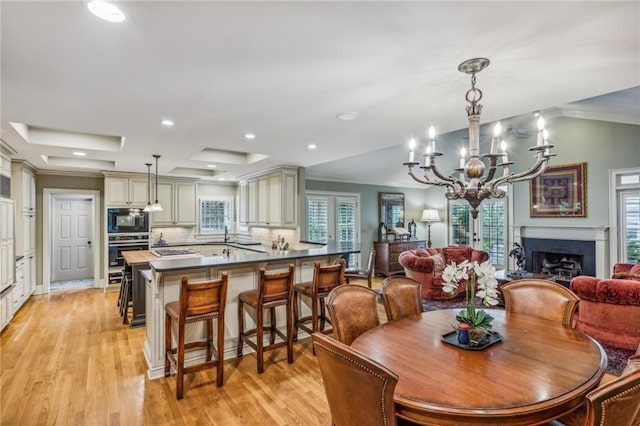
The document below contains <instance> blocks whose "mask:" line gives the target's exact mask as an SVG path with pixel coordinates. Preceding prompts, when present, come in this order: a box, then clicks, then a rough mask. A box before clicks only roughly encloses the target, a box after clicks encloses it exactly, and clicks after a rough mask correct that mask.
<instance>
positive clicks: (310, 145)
mask: <svg viewBox="0 0 640 426" xmlns="http://www.w3.org/2000/svg"><path fill="white" fill-rule="evenodd" d="M317 147H318V146H317V145H316V144H314V143H310V144H309V145H307V148H309V149H316V148H317Z"/></svg>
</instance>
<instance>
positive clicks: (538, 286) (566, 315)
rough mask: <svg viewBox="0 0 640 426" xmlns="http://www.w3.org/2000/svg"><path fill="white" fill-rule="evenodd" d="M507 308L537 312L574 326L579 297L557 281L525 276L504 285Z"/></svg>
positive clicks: (508, 309) (537, 315) (540, 315)
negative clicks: (525, 277) (526, 277)
mask: <svg viewBox="0 0 640 426" xmlns="http://www.w3.org/2000/svg"><path fill="white" fill-rule="evenodd" d="M500 291H501V292H502V295H503V296H504V307H505V310H506V311H507V312H517V313H521V314H525V315H533V316H536V317H539V318H544V319H548V320H551V321H558V322H561V323H562V324H563V325H565V326H567V327H572V326H573V316H574V314H575V312H576V308H577V307H578V302H579V300H580V299H579V298H578V296H576V295H575V294H574V293H573V292H572V291H571V290H569V289H568V288H566V287H564V286H562V285H560V284H558V283H555V282H553V281H547V280H541V279H522V280H515V281H511V282H508V283H506V284H505V285H503V286H502V287H500Z"/></svg>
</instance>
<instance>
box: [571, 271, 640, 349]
mask: <svg viewBox="0 0 640 426" xmlns="http://www.w3.org/2000/svg"><path fill="white" fill-rule="evenodd" d="M569 287H570V288H571V290H572V291H573V292H574V293H575V294H576V295H578V297H580V304H579V305H578V313H577V315H576V317H575V321H576V322H575V324H576V328H577V329H578V330H580V331H582V332H584V333H585V334H588V335H589V336H591V337H593V338H594V339H596V340H597V341H599V342H600V343H603V344H605V345H609V346H614V347H616V348H622V349H631V350H633V349H636V348H637V347H638V345H640V260H639V261H638V263H636V264H635V265H634V264H631V263H617V264H615V265H614V266H613V276H612V277H611V278H607V279H601V278H596V277H588V276H584V275H582V276H577V277H575V278H573V279H572V280H571V283H570V284H569Z"/></svg>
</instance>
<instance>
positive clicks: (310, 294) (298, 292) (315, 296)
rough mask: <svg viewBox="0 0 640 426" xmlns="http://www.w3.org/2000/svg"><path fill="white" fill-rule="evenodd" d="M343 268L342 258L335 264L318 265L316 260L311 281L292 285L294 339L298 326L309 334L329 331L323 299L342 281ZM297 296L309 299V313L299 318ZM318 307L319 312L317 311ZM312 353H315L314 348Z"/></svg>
mask: <svg viewBox="0 0 640 426" xmlns="http://www.w3.org/2000/svg"><path fill="white" fill-rule="evenodd" d="M344 269H345V261H344V259H340V263H339V264H337V265H329V266H320V262H316V263H315V266H314V268H313V281H312V282H306V283H299V284H295V285H294V286H293V318H294V321H293V327H294V329H293V336H294V339H297V336H298V329H299V328H301V329H303V330H304V331H306V332H307V333H309V334H312V333H315V332H317V331H320V332H322V333H324V334H329V333H331V331H332V330H331V329H328V330H325V323H327V322H328V323H329V324H331V320H330V319H329V317H328V316H327V313H326V309H325V304H324V299H325V298H326V297H327V296H328V295H329V292H331V290H333V289H334V288H336V287H337V286H339V285H341V284H342V283H344ZM299 296H304V297H306V298H307V299H309V300H310V305H311V315H307V316H305V317H302V318H300V315H299V308H298V298H299ZM318 308H319V310H320V312H318ZM309 323H310V324H309ZM307 324H309V325H307ZM313 353H314V354H315V349H314V352H313Z"/></svg>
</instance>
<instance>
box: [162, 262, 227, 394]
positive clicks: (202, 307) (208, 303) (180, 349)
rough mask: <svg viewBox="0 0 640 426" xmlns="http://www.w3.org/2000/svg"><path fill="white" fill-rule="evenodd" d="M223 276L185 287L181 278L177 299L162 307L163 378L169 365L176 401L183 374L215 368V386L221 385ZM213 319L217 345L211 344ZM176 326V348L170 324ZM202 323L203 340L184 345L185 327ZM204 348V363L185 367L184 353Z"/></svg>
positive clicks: (225, 276) (182, 385) (166, 375)
mask: <svg viewBox="0 0 640 426" xmlns="http://www.w3.org/2000/svg"><path fill="white" fill-rule="evenodd" d="M227 278H228V276H227V273H226V272H223V273H222V274H221V275H220V278H219V279H216V280H212V281H201V282H197V283H191V284H189V278H188V277H187V276H186V275H185V276H183V277H182V281H181V283H180V298H179V300H178V301H177V302H171V303H167V304H166V305H165V327H164V336H165V357H164V376H165V377H169V374H170V372H171V364H173V365H175V367H176V371H177V374H176V399H182V397H183V390H184V375H185V374H187V373H192V372H194V371H200V370H204V369H207V368H212V367H216V384H217V386H222V384H223V380H224V376H223V364H224V308H225V305H226V302H227ZM214 318H217V325H218V327H217V336H216V337H217V345H215V344H214V342H213V319H214ZM173 320H174V321H176V322H177V323H178V334H177V336H176V340H177V346H176V347H173V346H172V344H171V323H172V321H173ZM198 321H206V327H207V340H200V341H194V342H188V343H185V324H189V323H193V322H198ZM201 348H205V349H206V359H205V361H204V362H202V363H199V364H195V365H190V366H188V367H185V365H184V355H185V351H188V350H191V349H201Z"/></svg>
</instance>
